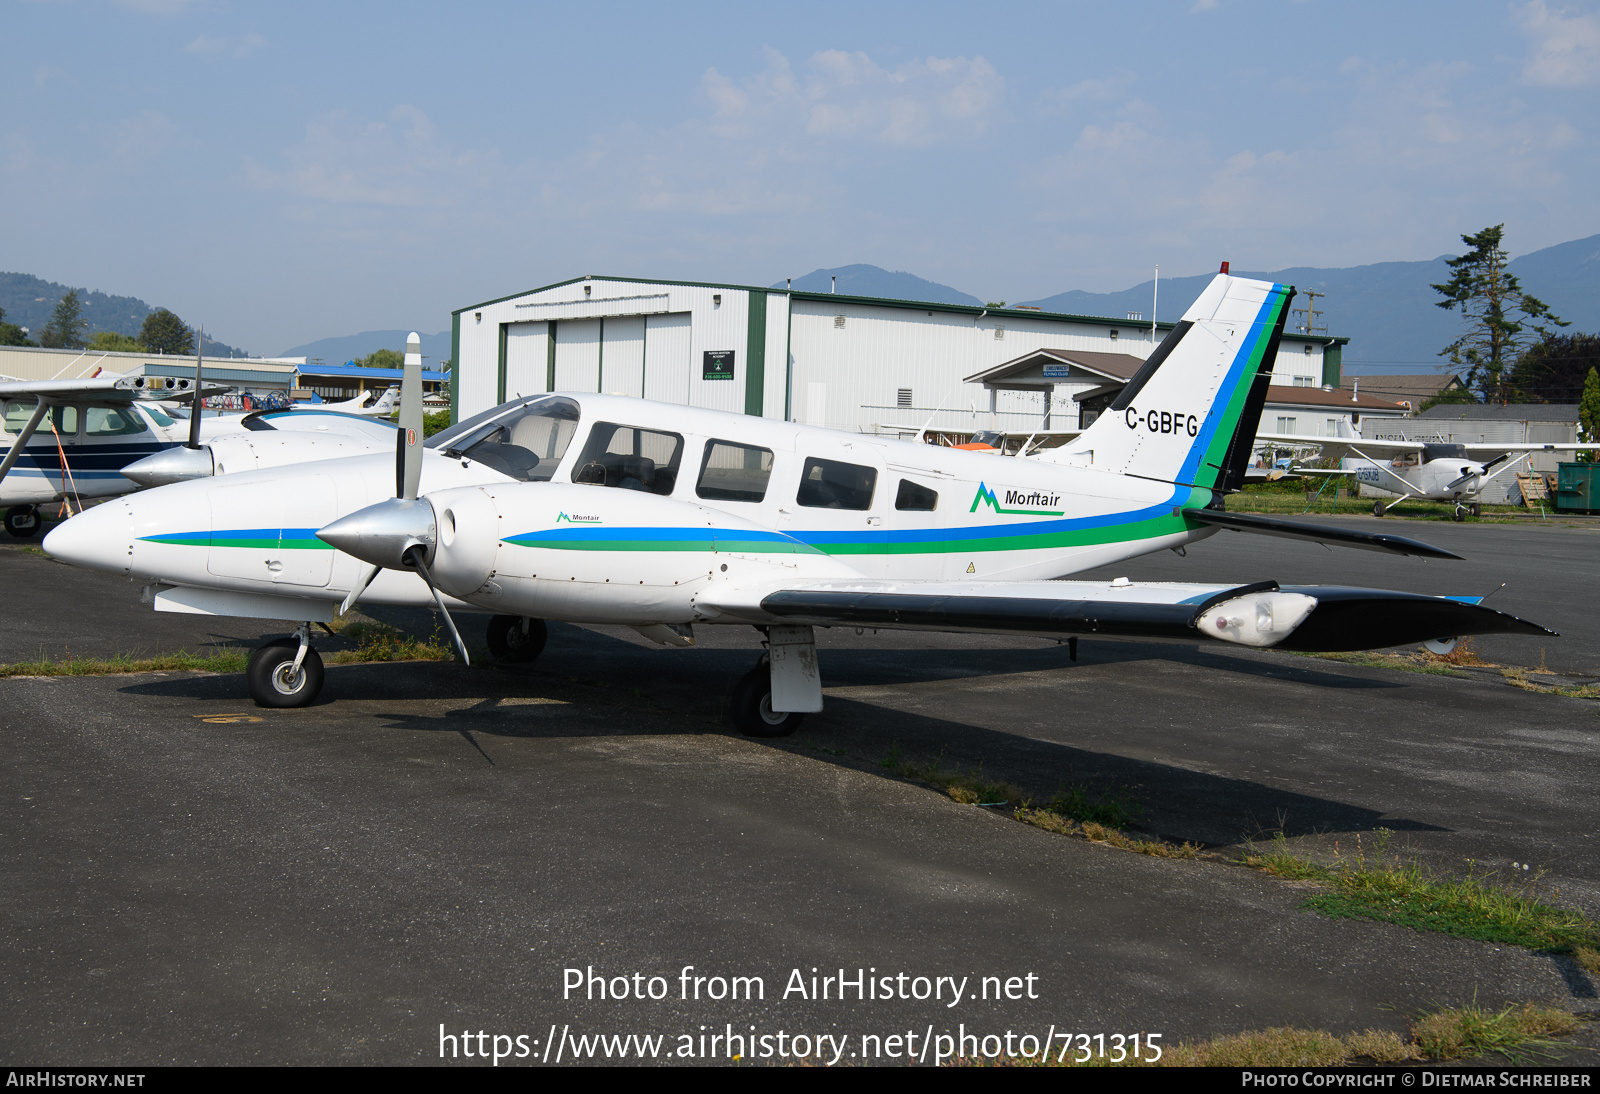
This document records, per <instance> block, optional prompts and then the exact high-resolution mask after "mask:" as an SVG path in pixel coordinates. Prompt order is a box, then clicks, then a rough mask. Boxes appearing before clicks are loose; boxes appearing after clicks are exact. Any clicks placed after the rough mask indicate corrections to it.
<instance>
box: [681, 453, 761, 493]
mask: <svg viewBox="0 0 1600 1094" xmlns="http://www.w3.org/2000/svg"><path fill="white" fill-rule="evenodd" d="M771 478H772V450H771V449H770V448H754V447H752V446H750V445H747V444H734V443H733V442H732V441H707V442H706V455H705V459H703V460H701V461H700V479H699V481H698V482H696V483H695V487H694V492H695V494H697V495H698V496H700V497H702V498H707V499H710V500H711V501H761V500H762V499H764V498H765V497H766V496H767V481H768V480H769V479H771Z"/></svg>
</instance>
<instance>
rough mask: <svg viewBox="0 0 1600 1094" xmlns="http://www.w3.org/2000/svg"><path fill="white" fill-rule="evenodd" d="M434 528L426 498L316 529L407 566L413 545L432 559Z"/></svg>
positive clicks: (365, 556)
mask: <svg viewBox="0 0 1600 1094" xmlns="http://www.w3.org/2000/svg"><path fill="white" fill-rule="evenodd" d="M67 523H68V524H71V523H72V522H71V521H68V522H67ZM435 527H436V525H435V522H434V517H433V506H432V505H429V504H428V503H427V501H425V500H423V499H421V498H417V499H416V500H412V501H408V500H406V499H404V498H390V499H389V500H388V501H380V502H379V503H378V504H377V505H369V506H367V507H366V508H365V509H360V510H357V511H356V512H354V513H351V514H350V515H349V516H348V517H340V518H339V519H338V520H336V521H334V522H333V523H332V524H330V525H328V526H327V527H326V528H323V529H321V530H320V531H318V532H317V538H318V539H320V540H322V541H323V542H324V543H328V544H331V545H332V546H334V547H336V548H338V549H339V550H341V551H343V552H344V553H345V554H347V555H353V556H355V557H356V558H359V559H360V560H361V561H363V562H370V563H372V565H374V566H387V567H389V568H391V569H410V567H408V566H407V565H406V564H405V553H406V552H407V551H408V550H410V549H411V548H412V547H418V546H420V547H422V548H423V549H424V550H425V551H426V552H427V554H426V556H425V558H426V561H428V562H432V561H433V545H434V542H435V539H436V538H437V537H436V535H435Z"/></svg>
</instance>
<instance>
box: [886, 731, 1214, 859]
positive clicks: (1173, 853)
mask: <svg viewBox="0 0 1600 1094" xmlns="http://www.w3.org/2000/svg"><path fill="white" fill-rule="evenodd" d="M878 766H879V767H884V768H887V769H888V770H890V771H892V772H893V773H894V774H896V775H900V776H902V777H904V778H907V779H914V780H916V781H917V782H922V783H927V784H928V785H930V786H934V787H937V788H938V789H940V790H943V791H944V792H945V793H946V794H949V795H950V798H951V800H952V801H957V802H960V803H961V804H962V805H983V806H1000V807H1006V806H1009V807H1010V812H1011V816H1012V818H1013V819H1014V820H1019V821H1021V822H1022V823H1023V824H1031V825H1033V826H1034V827H1035V828H1043V829H1044V830H1045V831H1046V832H1056V833H1059V834H1060V835H1063V836H1077V837H1078V838H1080V839H1087V840H1090V841H1092V842H1095V843H1105V844H1109V845H1111V846H1112V847H1119V848H1121V849H1122V850H1124V851H1133V852H1135V853H1136V854H1141V855H1154V856H1156V857H1158V858H1194V857H1195V856H1196V855H1198V854H1199V853H1200V848H1199V846H1198V845H1196V844H1193V843H1183V844H1174V843H1168V842H1166V841H1165V840H1160V839H1142V838H1139V837H1137V836H1130V835H1128V834H1127V833H1126V832H1123V831H1122V829H1123V828H1125V827H1128V826H1129V825H1132V824H1134V823H1135V822H1136V821H1137V820H1138V818H1140V817H1141V816H1142V815H1143V813H1144V810H1143V809H1141V808H1140V807H1139V805H1138V803H1136V802H1134V801H1133V800H1132V799H1131V798H1129V797H1128V796H1127V795H1126V794H1125V793H1123V792H1121V791H1118V790H1113V791H1104V790H1091V789H1089V788H1088V787H1083V786H1077V785H1072V786H1067V787H1065V788H1063V789H1061V790H1058V791H1057V792H1056V793H1055V794H1054V795H1053V796H1051V797H1050V798H1048V799H1046V800H1043V801H1041V800H1038V799H1036V798H1035V797H1034V795H1032V794H1030V793H1028V792H1027V791H1025V790H1022V789H1019V788H1018V787H1016V786H1013V785H1012V784H1011V783H1008V782H1005V781H1003V780H999V779H992V778H989V777H988V776H986V775H984V774H983V769H982V768H981V767H980V768H979V769H978V770H977V771H972V772H967V771H961V770H959V769H947V768H945V767H944V766H943V765H942V764H941V763H940V762H939V761H938V760H935V761H933V762H931V763H925V762H919V761H916V760H908V759H906V758H905V756H904V755H903V754H902V753H901V751H900V748H899V746H898V745H896V746H895V747H894V748H892V749H891V750H890V752H889V755H888V756H887V757H886V758H884V759H882V760H879V761H878Z"/></svg>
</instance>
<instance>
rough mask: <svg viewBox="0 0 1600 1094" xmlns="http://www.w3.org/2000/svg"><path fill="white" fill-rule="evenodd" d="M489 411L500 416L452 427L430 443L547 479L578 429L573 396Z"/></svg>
mask: <svg viewBox="0 0 1600 1094" xmlns="http://www.w3.org/2000/svg"><path fill="white" fill-rule="evenodd" d="M493 415H498V416H492V420H490V421H487V422H483V421H478V422H475V421H474V420H473V419H469V420H468V421H466V422H463V423H461V425H458V426H455V427H454V428H452V429H451V430H450V431H449V434H450V436H449V437H447V438H445V440H444V441H443V442H442V443H435V442H437V440H438V438H430V439H429V440H430V444H429V447H437V448H440V449H442V450H443V451H444V452H445V453H446V454H448V455H452V456H465V457H466V458H467V459H469V460H476V461H478V462H479V463H481V464H483V465H484V466H485V467H491V468H493V469H494V470H496V471H498V472H500V473H501V474H502V475H508V476H510V477H511V478H513V479H521V480H523V481H524V482H549V481H550V477H551V476H552V475H554V474H555V473H556V465H557V464H559V463H560V462H561V457H562V456H565V455H566V454H567V445H569V444H571V443H572V435H573V433H575V432H576V431H577V429H578V404H577V403H575V402H573V401H572V400H571V399H556V398H542V399H529V400H528V401H527V402H525V403H523V404H522V405H520V406H514V407H513V409H512V410H511V411H510V412H509V413H507V412H506V411H505V410H504V408H502V407H496V408H495V410H494V412H493ZM463 426H464V427H466V428H465V429H463V428H462V427H463ZM440 436H441V437H443V436H444V434H440Z"/></svg>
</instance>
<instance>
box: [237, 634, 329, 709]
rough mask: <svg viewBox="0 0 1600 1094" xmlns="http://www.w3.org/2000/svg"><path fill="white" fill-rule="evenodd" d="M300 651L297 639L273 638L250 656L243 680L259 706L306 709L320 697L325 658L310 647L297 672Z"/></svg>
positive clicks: (251, 696)
mask: <svg viewBox="0 0 1600 1094" xmlns="http://www.w3.org/2000/svg"><path fill="white" fill-rule="evenodd" d="M299 652H300V640H299V639H298V638H274V639H273V640H272V641H271V642H268V643H267V644H266V645H264V646H258V647H257V648H256V651H255V652H254V653H252V654H251V655H250V665H249V667H248V668H246V669H245V670H244V677H245V682H246V684H247V685H248V686H249V689H250V698H252V699H254V700H255V701H256V706H258V707H303V706H306V705H307V704H309V703H310V702H311V701H312V700H313V699H315V698H316V697H317V693H318V692H320V691H321V690H322V658H321V657H320V656H319V655H318V654H317V651H316V650H314V649H311V648H310V647H309V646H308V647H307V648H306V655H305V658H304V659H303V660H301V662H300V667H299V668H298V669H296V668H295V667H294V659H295V656H296V655H297V654H298V653H299Z"/></svg>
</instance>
